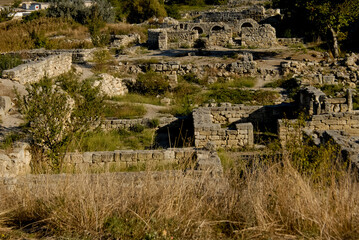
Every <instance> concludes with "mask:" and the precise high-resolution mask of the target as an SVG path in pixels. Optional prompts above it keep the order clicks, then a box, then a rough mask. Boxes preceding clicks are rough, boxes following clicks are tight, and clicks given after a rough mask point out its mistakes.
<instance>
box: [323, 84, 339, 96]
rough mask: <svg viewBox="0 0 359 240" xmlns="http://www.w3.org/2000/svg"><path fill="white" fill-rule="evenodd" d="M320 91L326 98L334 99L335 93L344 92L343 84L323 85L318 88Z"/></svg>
mask: <svg viewBox="0 0 359 240" xmlns="http://www.w3.org/2000/svg"><path fill="white" fill-rule="evenodd" d="M320 90H322V91H323V92H324V93H325V94H326V95H327V96H332V97H335V96H336V94H337V93H340V92H343V91H344V85H343V84H325V85H323V86H321V87H320Z"/></svg>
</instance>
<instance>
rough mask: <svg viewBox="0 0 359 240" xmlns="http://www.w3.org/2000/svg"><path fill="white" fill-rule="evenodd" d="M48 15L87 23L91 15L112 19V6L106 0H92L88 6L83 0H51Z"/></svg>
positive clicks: (108, 20)
mask: <svg viewBox="0 0 359 240" xmlns="http://www.w3.org/2000/svg"><path fill="white" fill-rule="evenodd" d="M94 13H96V16H94V15H93V14H94ZM48 16H50V17H62V18H66V19H70V20H75V21H76V22H79V23H81V24H85V23H87V21H88V19H92V18H93V17H98V18H100V19H101V20H102V21H104V22H112V21H113V20H114V12H113V10H112V6H111V4H110V3H109V2H108V1H107V0H94V1H93V4H92V6H91V7H89V8H88V7H86V6H85V1H84V0H51V5H50V7H49V9H48Z"/></svg>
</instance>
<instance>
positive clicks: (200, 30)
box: [192, 26, 204, 34]
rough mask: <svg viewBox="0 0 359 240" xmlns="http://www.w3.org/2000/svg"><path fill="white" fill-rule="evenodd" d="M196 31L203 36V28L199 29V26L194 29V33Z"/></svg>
mask: <svg viewBox="0 0 359 240" xmlns="http://www.w3.org/2000/svg"><path fill="white" fill-rule="evenodd" d="M194 30H197V32H198V34H202V33H203V32H204V31H203V29H202V28H201V27H198V26H196V27H194V28H192V31H194Z"/></svg>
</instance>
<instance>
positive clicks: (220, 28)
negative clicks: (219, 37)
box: [211, 25, 224, 32]
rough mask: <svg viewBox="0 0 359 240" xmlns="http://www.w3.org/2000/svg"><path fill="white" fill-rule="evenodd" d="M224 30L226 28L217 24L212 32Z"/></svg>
mask: <svg viewBox="0 0 359 240" xmlns="http://www.w3.org/2000/svg"><path fill="white" fill-rule="evenodd" d="M223 30H224V27H223V26H218V25H215V26H214V27H212V29H211V32H219V31H223Z"/></svg>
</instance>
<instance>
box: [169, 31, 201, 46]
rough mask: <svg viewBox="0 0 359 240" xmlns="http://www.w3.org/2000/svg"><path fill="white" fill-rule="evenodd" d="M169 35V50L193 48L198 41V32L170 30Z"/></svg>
mask: <svg viewBox="0 0 359 240" xmlns="http://www.w3.org/2000/svg"><path fill="white" fill-rule="evenodd" d="M166 33H167V48H169V49H171V48H173V49H176V48H183V47H186V48H187V47H192V46H193V43H194V41H195V40H196V39H198V32H197V31H189V30H178V31H174V30H169V31H166Z"/></svg>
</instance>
